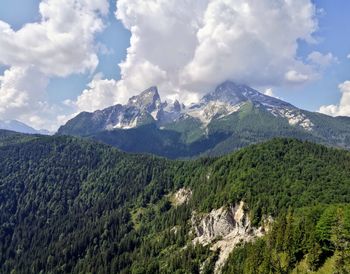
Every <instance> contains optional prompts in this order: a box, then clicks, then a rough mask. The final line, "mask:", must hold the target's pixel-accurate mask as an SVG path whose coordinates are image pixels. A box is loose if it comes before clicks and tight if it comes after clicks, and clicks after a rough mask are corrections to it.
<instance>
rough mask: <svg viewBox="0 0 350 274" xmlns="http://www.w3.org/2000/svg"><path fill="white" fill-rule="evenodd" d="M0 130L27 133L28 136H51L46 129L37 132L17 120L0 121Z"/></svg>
mask: <svg viewBox="0 0 350 274" xmlns="http://www.w3.org/2000/svg"><path fill="white" fill-rule="evenodd" d="M0 129H5V130H11V131H15V132H19V133H27V134H43V135H51V134H52V133H50V132H49V131H47V130H45V129H41V130H36V129H34V128H32V127H30V126H28V125H26V124H25V123H22V122H19V121H17V120H7V121H1V120H0Z"/></svg>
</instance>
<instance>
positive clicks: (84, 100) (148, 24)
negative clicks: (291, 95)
mask: <svg viewBox="0 0 350 274" xmlns="http://www.w3.org/2000/svg"><path fill="white" fill-rule="evenodd" d="M108 11H109V5H108V1H107V0H43V1H42V2H41V3H40V15H41V19H40V21H39V22H37V23H30V24H26V25H24V26H23V27H22V28H21V29H19V30H17V31H15V30H13V29H12V28H11V26H10V25H9V24H7V23H6V22H3V21H0V34H1V35H0V64H2V65H5V66H7V67H9V69H8V70H7V71H6V72H5V73H4V74H3V75H2V76H1V77H0V98H2V99H0V119H19V120H21V121H23V122H26V123H29V124H30V125H32V126H34V127H36V128H40V127H45V128H50V129H53V128H55V127H57V125H58V123H61V122H62V121H65V120H66V119H67V118H68V117H70V116H69V115H72V113H77V112H80V111H94V110H96V109H101V108H104V107H107V106H110V105H113V104H116V103H124V102H126V101H127V99H128V98H129V97H130V96H132V95H135V94H137V93H139V92H140V91H141V90H143V89H146V88H148V87H149V86H152V85H157V86H158V87H159V90H160V92H161V95H162V97H163V98H165V99H169V98H171V99H180V100H182V101H184V102H185V103H186V102H187V103H188V102H193V101H196V100H198V99H199V98H200V97H201V96H202V95H203V93H206V92H207V91H209V90H210V89H212V88H213V87H215V86H216V85H217V84H219V83H220V82H222V81H225V80H233V81H236V82H239V83H245V84H248V85H251V86H255V87H275V86H281V85H298V84H303V83H305V82H307V81H310V80H313V79H315V78H317V77H318V76H319V73H320V72H321V71H322V70H323V69H324V68H325V67H326V66H328V65H330V64H331V63H333V62H334V60H335V58H334V57H333V56H332V55H331V54H322V53H319V52H313V53H311V54H310V55H309V56H308V57H307V58H305V60H303V59H302V58H300V57H299V56H298V45H299V41H306V42H307V43H316V41H315V39H314V38H313V35H314V33H315V31H316V30H317V29H318V22H317V19H316V15H317V14H316V13H317V11H316V7H315V5H314V4H313V3H312V1H311V0H192V1H188V0H147V1H144V0H118V1H116V13H115V16H116V18H117V19H118V20H120V21H121V22H122V24H123V25H124V26H125V28H127V29H128V30H129V31H130V33H131V38H130V47H129V48H128V49H127V55H126V58H125V60H124V61H123V62H122V63H120V64H119V66H120V69H121V75H120V80H115V79H103V78H102V77H101V76H100V75H99V74H98V75H97V76H95V77H94V78H93V80H92V81H91V82H90V83H89V84H88V85H87V87H86V89H85V90H84V91H83V92H82V93H81V95H80V96H78V97H77V98H76V100H67V101H65V102H64V104H62V105H49V104H48V103H47V100H46V96H47V94H46V87H47V84H48V81H49V79H50V77H65V76H68V75H71V74H76V73H85V72H88V73H91V74H93V73H95V70H96V68H97V65H98V48H99V45H98V43H97V42H96V41H95V39H96V34H97V33H99V32H102V31H103V29H104V21H103V18H104V16H106V15H107V13H108ZM33 77H36V80H35V81H34V82H35V83H33V84H30V85H25V84H24V83H26V82H27V81H30V79H33ZM27 106H32V107H31V108H30V107H27ZM67 109H69V111H68V110H67ZM67 113H68V114H67ZM66 114H67V115H66Z"/></svg>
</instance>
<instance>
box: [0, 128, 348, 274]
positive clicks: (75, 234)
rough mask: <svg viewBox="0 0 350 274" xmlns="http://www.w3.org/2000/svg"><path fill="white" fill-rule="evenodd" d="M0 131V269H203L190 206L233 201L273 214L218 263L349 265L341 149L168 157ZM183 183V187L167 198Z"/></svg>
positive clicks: (293, 147)
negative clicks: (260, 232)
mask: <svg viewBox="0 0 350 274" xmlns="http://www.w3.org/2000/svg"><path fill="white" fill-rule="evenodd" d="M0 133H1V134H0V272H1V273H200V272H201V273H212V272H213V270H214V265H215V261H216V260H217V258H218V253H217V252H214V251H212V250H211V249H210V245H206V246H202V245H199V244H196V245H194V244H192V239H193V238H194V236H193V233H191V230H192V228H191V222H190V219H191V216H192V214H193V212H194V211H196V212H202V213H205V212H209V211H211V210H212V209H216V208H219V207H222V206H229V205H234V204H237V203H238V202H240V201H242V200H243V201H245V203H246V204H247V207H248V208H247V211H248V212H249V216H250V219H251V221H252V224H253V225H255V226H259V225H260V224H261V223H262V222H263V221H264V216H272V218H273V220H274V221H273V222H272V224H271V228H270V229H269V231H268V232H267V234H266V235H265V236H264V237H262V238H259V239H257V240H256V241H253V242H251V243H247V244H243V243H242V244H241V245H240V246H239V247H237V248H235V249H234V251H233V252H232V253H231V254H230V257H229V259H228V261H227V263H226V264H225V266H224V267H223V269H222V270H223V272H224V273H306V272H308V271H315V273H316V272H317V271H325V272H319V273H348V272H349V271H350V270H349V267H350V244H349V241H350V238H349V237H350V206H349V202H350V195H349V194H350V153H349V152H347V151H342V150H338V149H331V148H326V147H324V146H320V145H315V144H312V143H309V142H301V141H297V140H293V139H274V140H271V141H269V142H267V143H263V144H259V145H253V146H250V147H247V148H244V149H241V150H239V151H237V152H235V153H233V154H231V155H228V156H224V157H220V158H201V159H198V160H193V161H171V160H167V159H163V158H158V157H155V156H147V155H136V154H135V155H132V154H126V153H122V152H119V151H118V150H116V149H114V148H111V147H109V146H107V145H104V144H100V143H96V142H93V141H89V140H82V139H79V138H75V137H62V136H61V137H60V136H56V137H40V136H32V137H29V136H26V135H21V136H19V135H14V136H13V138H11V136H12V135H11V133H9V132H3V131H0ZM14 137H16V138H14ZM183 187H186V188H189V189H191V190H192V193H193V195H192V196H191V199H190V200H189V201H188V203H184V204H181V205H178V206H176V205H174V203H173V202H172V198H171V197H172V194H173V193H175V192H176V191H177V190H178V189H180V188H183ZM311 273H313V272H311Z"/></svg>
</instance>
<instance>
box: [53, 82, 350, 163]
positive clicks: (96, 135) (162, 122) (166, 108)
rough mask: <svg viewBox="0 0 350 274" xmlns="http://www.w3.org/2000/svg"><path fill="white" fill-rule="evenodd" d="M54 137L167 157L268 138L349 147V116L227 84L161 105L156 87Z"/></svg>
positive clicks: (217, 151)
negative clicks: (303, 107)
mask: <svg viewBox="0 0 350 274" xmlns="http://www.w3.org/2000/svg"><path fill="white" fill-rule="evenodd" d="M58 134H59V135H75V136H82V137H90V138H93V139H96V140H99V141H102V142H105V143H107V144H111V145H113V146H116V147H118V148H120V149H122V150H124V151H128V152H142V153H153V154H157V155H161V156H166V157H170V158H178V157H193V156H198V155H221V154H225V153H227V152H230V151H233V150H235V149H237V148H240V147H243V146H246V145H249V144H251V143H256V142H260V141H263V140H268V139H270V138H273V137H295V138H299V139H304V140H311V141H315V142H318V143H322V144H327V145H331V146H337V147H343V148H347V149H348V148H350V137H349V135H350V118H347V117H330V116H327V115H323V114H320V113H314V112H309V111H305V110H301V109H299V108H297V107H295V106H293V105H291V104H289V103H286V102H284V101H282V100H279V99H277V98H274V97H270V96H267V95H264V94H262V93H260V92H258V91H256V90H254V89H252V88H250V87H248V86H246V85H239V84H236V83H233V82H230V81H226V82H224V83H222V84H221V85H219V86H218V87H217V88H216V89H215V90H213V91H212V92H210V93H208V94H207V95H205V96H204V97H203V98H202V99H201V100H200V101H199V102H198V103H196V104H192V105H190V106H185V105H184V104H182V103H181V102H179V101H175V102H172V103H169V102H162V100H161V98H160V96H159V93H158V90H157V88H156V87H151V88H149V89H147V90H145V91H143V92H142V93H141V94H140V95H138V96H134V97H132V98H130V99H129V101H128V103H127V104H126V105H120V104H118V105H115V106H111V107H109V108H106V109H103V110H98V111H95V112H93V113H88V112H82V113H80V114H79V115H78V116H76V117H75V118H73V119H72V120H70V121H68V122H67V123H66V125H64V126H62V127H60V128H59V130H58Z"/></svg>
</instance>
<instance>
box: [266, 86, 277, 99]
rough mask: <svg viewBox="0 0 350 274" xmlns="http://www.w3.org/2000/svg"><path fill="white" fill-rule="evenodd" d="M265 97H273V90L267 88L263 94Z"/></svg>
mask: <svg viewBox="0 0 350 274" xmlns="http://www.w3.org/2000/svg"><path fill="white" fill-rule="evenodd" d="M264 94H265V95H267V96H270V97H275V95H274V94H273V90H272V88H267V89H266V90H265V92H264Z"/></svg>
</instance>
